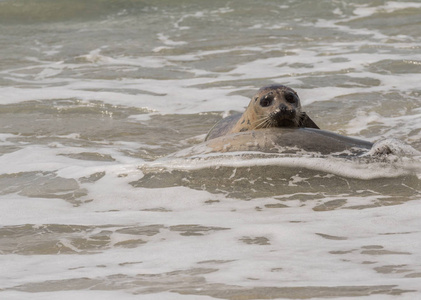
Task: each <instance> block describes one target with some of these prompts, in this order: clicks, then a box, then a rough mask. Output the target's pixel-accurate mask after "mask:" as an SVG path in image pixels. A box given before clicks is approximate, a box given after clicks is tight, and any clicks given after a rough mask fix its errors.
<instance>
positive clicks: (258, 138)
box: [173, 127, 373, 157]
mask: <svg viewBox="0 0 421 300" xmlns="http://www.w3.org/2000/svg"><path fill="white" fill-rule="evenodd" d="M372 146H373V144H372V143H370V142H367V141H364V140H360V139H355V138H351V137H347V136H343V135H340V134H336V133H334V132H330V131H326V130H321V129H314V128H282V127H271V128H263V129H260V130H250V131H245V132H237V133H233V134H229V135H222V136H220V137H217V138H214V139H210V140H208V141H205V142H204V143H201V144H198V145H195V146H193V147H190V148H187V149H184V150H182V151H180V152H178V153H176V154H175V155H173V156H176V157H194V156H197V155H202V154H207V153H227V152H228V153H229V152H244V151H252V152H262V153H277V154H287V155H294V154H296V155H297V154H298V155H301V154H302V152H303V151H305V152H313V153H318V154H320V155H338V156H343V157H357V156H360V155H362V154H364V153H367V152H368V151H369V150H370V149H371V147H372Z"/></svg>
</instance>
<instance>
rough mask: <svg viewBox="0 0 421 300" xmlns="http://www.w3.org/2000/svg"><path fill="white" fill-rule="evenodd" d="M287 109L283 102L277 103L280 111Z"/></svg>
mask: <svg viewBox="0 0 421 300" xmlns="http://www.w3.org/2000/svg"><path fill="white" fill-rule="evenodd" d="M287 109H288V107H287V106H286V105H285V104H281V105H279V110H280V111H281V112H283V113H284V112H286V111H287Z"/></svg>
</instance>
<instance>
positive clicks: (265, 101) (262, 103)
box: [260, 96, 273, 107]
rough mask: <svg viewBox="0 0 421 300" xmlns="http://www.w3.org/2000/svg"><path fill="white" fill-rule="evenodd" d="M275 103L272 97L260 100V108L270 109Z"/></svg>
mask: <svg viewBox="0 0 421 300" xmlns="http://www.w3.org/2000/svg"><path fill="white" fill-rule="evenodd" d="M272 102H273V98H272V97H267V96H266V97H264V98H262V99H261V100H260V106H261V107H268V106H271V105H272Z"/></svg>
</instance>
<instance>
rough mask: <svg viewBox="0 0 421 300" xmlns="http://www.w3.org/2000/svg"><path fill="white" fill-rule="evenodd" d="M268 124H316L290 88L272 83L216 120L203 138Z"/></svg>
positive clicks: (305, 125) (301, 125)
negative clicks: (240, 110) (238, 108)
mask: <svg viewBox="0 0 421 300" xmlns="http://www.w3.org/2000/svg"><path fill="white" fill-rule="evenodd" d="M271 127H287V128H300V127H309V128H316V129H319V127H318V126H317V125H316V124H315V123H314V122H313V121H312V120H311V119H310V118H309V117H308V116H307V114H306V113H305V112H302V110H301V102H300V98H299V97H298V94H297V93H296V92H295V91H294V90H293V89H291V88H289V87H287V86H284V85H280V84H275V85H269V86H265V87H263V88H261V89H260V90H259V91H258V92H257V93H256V94H255V95H254V96H253V97H252V98H251V101H250V103H249V105H248V107H247V109H246V111H245V112H244V113H243V114H238V115H233V116H230V117H227V118H225V119H223V120H221V121H220V122H218V123H217V124H216V125H215V126H214V127H213V128H212V129H211V131H210V132H209V134H208V136H207V137H206V140H209V139H213V138H216V137H218V136H222V135H226V134H231V133H236V132H244V131H249V130H257V129H263V128H271Z"/></svg>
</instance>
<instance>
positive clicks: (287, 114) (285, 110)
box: [275, 103, 296, 118]
mask: <svg viewBox="0 0 421 300" xmlns="http://www.w3.org/2000/svg"><path fill="white" fill-rule="evenodd" d="M275 114H276V116H277V117H282V118H295V115H296V110H295V108H293V107H288V106H286V105H285V104H283V103H282V104H281V105H279V108H278V110H277V111H276V112H275Z"/></svg>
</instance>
